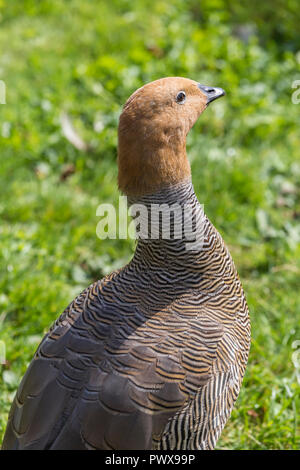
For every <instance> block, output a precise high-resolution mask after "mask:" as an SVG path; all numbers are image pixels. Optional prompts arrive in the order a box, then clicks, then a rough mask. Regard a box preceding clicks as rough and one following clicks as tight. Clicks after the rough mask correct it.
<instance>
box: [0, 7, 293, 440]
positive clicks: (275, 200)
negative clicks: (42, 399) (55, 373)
mask: <svg viewBox="0 0 300 470" xmlns="http://www.w3.org/2000/svg"><path fill="white" fill-rule="evenodd" d="M299 23H300V9H299V5H298V2H297V1H296V0H286V1H283V0H274V1H273V2H262V1H258V0H253V1H252V2H251V4H250V5H249V3H248V2H230V1H229V0H202V1H199V0H170V1H166V0H151V1H150V0H130V1H129V0H110V1H96V0H89V1H85V0H72V1H68V2H66V1H63V0H55V1H50V0H43V1H40V2H36V1H34V0H24V1H22V2H17V1H11V0H0V51H1V52H0V79H2V80H4V81H5V83H6V87H7V96H6V101H7V104H6V105H0V116H1V118H0V139H1V140H0V165H1V166H0V188H1V189H0V217H1V224H0V243H1V250H0V260H1V262H0V340H2V341H3V342H5V345H6V350H7V362H6V364H5V365H4V366H2V367H1V368H0V441H1V434H2V433H3V431H4V428H5V422H6V419H7V412H8V410H9V406H10V403H11V401H12V398H13V395H14V392H15V390H16V387H17V385H18V383H19V381H20V378H21V377H22V375H23V374H24V372H25V370H26V367H27V365H28V363H29V361H30V359H31V357H32V355H33V353H34V350H35V349H36V347H37V345H38V343H39V341H40V339H41V337H42V335H43V333H44V332H45V331H46V330H47V329H48V327H49V325H50V324H51V323H52V321H53V320H54V319H55V318H56V317H57V316H58V315H59V314H60V313H61V311H62V310H63V309H64V308H65V307H66V305H67V304H68V303H69V301H71V299H72V298H73V297H74V296H75V295H76V294H77V293H79V292H80V291H81V290H82V288H83V287H85V286H87V285H88V284H90V283H91V282H92V281H93V280H94V279H97V278H101V276H103V275H104V274H106V273H107V272H109V271H111V270H113V269H115V268H116V267H118V266H120V265H122V264H124V263H125V262H126V261H127V260H128V259H129V258H130V257H131V254H132V249H133V246H132V243H131V242H130V241H120V240H106V241H105V242H101V241H100V240H99V239H97V237H96V233H95V231H96V225H97V222H98V219H97V217H96V208H97V206H98V204H100V203H103V202H114V201H116V199H117V197H118V191H117V185H116V176H117V168H116V143H117V140H116V137H117V133H116V129H117V122H118V116H119V113H120V110H121V106H122V104H123V103H124V101H125V100H126V99H127V97H128V96H129V95H130V94H131V93H132V92H133V91H134V90H135V89H136V88H137V87H139V86H141V85H143V84H144V83H145V82H149V81H152V80H154V79H157V78H160V77H162V76H173V75H177V76H185V77H189V78H192V79H195V80H198V81H199V82H202V83H204V84H208V85H215V86H221V87H223V88H224V89H225V90H226V91H227V96H226V98H224V99H222V100H220V101H218V102H217V103H214V105H213V106H211V107H210V108H209V109H208V110H207V111H206V112H205V113H204V114H203V115H202V116H201V118H200V119H199V122H198V123H197V124H196V126H195V128H194V129H193V130H192V132H191V133H190V135H189V138H188V154H189V157H190V160H191V163H192V171H193V182H194V186H195V190H196V192H197V194H198V198H199V200H200V202H202V203H204V204H205V210H206V213H207V215H208V216H209V218H210V219H211V220H212V222H213V223H214V225H215V226H216V227H217V228H218V230H219V231H220V232H221V233H222V235H223V237H224V239H225V241H226V243H227V244H228V246H229V248H230V250H231V252H232V255H233V257H234V260H235V262H236V265H237V268H238V271H239V273H240V277H241V279H242V282H243V285H244V288H245V292H246V296H247V300H248V304H249V308H250V312H251V318H252V334H253V341H252V349H251V354H250V359H249V365H248V368H247V373H246V376H245V379H244V382H243V388H242V391H241V394H240V396H239V399H238V402H237V405H236V407H235V409H234V411H233V413H232V417H231V419H230V421H229V422H228V424H227V425H226V428H225V430H224V432H223V434H222V437H221V439H220V441H219V442H218V448H219V449H222V448H226V449H296V448H299V434H298V433H297V428H298V425H297V415H298V418H299V381H300V343H299V342H298V343H297V341H299V340H300V334H299V320H300V295H299V273H300V260H299V255H300V247H299V245H300V183H299V181H300V156H299V124H300V120H299V111H300V104H299V105H297V104H293V103H292V93H293V92H294V91H295V90H293V88H292V83H293V82H294V81H295V80H297V79H298V80H299V79H300V71H299V65H300V37H299V31H300V30H299ZM62 112H67V113H68V114H69V116H70V117H71V119H72V122H73V124H74V126H75V128H76V129H77V131H78V133H79V134H80V135H81V136H82V138H83V139H84V140H85V141H86V142H88V143H89V145H90V149H89V151H86V152H82V151H78V150H76V149H75V148H74V147H73V146H72V145H71V144H70V143H69V142H68V141H67V140H66V139H65V137H64V136H63V133H62V129H61V124H60V115H61V113H62ZM68 175H69V177H67V176H68ZM2 344H3V343H2ZM297 402H298V403H297Z"/></svg>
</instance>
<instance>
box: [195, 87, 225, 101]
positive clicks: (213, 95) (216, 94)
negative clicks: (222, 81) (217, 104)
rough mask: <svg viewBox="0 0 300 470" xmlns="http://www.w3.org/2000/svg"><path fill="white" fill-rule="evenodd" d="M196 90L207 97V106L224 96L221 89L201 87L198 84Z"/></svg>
mask: <svg viewBox="0 0 300 470" xmlns="http://www.w3.org/2000/svg"><path fill="white" fill-rule="evenodd" d="M198 88H200V90H201V91H202V92H203V93H204V94H205V95H206V96H207V104H209V103H211V102H212V101H214V100H216V99H218V98H221V96H224V95H225V91H224V90H223V89H222V88H217V87H212V86H206V85H201V84H200V83H198Z"/></svg>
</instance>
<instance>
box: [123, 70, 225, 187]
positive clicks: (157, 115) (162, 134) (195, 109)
mask: <svg viewBox="0 0 300 470" xmlns="http://www.w3.org/2000/svg"><path fill="white" fill-rule="evenodd" d="M224 94H225V92H224V90H222V89H221V88H214V87H208V86H205V85H201V84H199V83H197V82H196V81H194V80H189V79H187V78H180V77H168V78H162V79H160V80H156V81H154V82H151V83H148V84H146V85H144V86H143V87H142V88H139V89H138V90H136V91H135V92H134V93H133V94H132V95H131V97H130V98H129V99H128V100H127V102H126V103H125V105H124V108H123V111H122V113H121V116H120V121H119V131H118V167H119V177H118V182H119V188H120V190H121V191H122V192H123V193H125V194H127V195H133V196H135V195H144V194H151V193H154V192H156V191H158V190H160V189H162V188H164V187H168V186H172V185H174V184H177V183H180V182H183V181H185V180H189V179H190V178H191V170H190V165H189V162H188V159H187V155H186V136H187V134H188V132H189V130H190V129H191V128H192V127H193V125H194V124H195V122H196V121H197V119H198V117H199V116H200V114H201V113H202V112H203V111H204V110H205V109H206V107H207V106H208V104H209V103H210V102H212V101H213V100H215V99H217V98H219V97H221V96H223V95H224Z"/></svg>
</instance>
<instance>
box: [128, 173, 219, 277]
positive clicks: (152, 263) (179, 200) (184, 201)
mask: <svg viewBox="0 0 300 470" xmlns="http://www.w3.org/2000/svg"><path fill="white" fill-rule="evenodd" d="M129 202H130V204H131V205H132V206H131V207H133V208H134V209H137V211H138V212H139V214H141V207H143V208H146V210H143V214H144V216H143V217H140V216H139V218H138V220H137V222H138V224H139V228H140V229H141V224H143V223H145V224H146V233H145V229H143V230H142V232H143V233H142V234H140V236H139V238H138V243H137V247H136V251H135V255H134V258H133V261H132V262H133V263H134V264H135V265H137V266H139V267H140V268H141V269H151V268H152V269H155V268H157V267H159V268H162V269H168V271H170V270H175V271H176V270H178V269H180V268H183V269H185V270H186V271H187V272H195V270H196V271H199V270H200V271H206V272H209V271H211V272H213V271H214V269H215V268H214V265H213V263H212V255H211V253H212V252H214V255H213V256H214V258H216V253H221V251H222V250H223V251H224V250H225V248H224V244H223V241H222V239H221V237H220V235H219V234H218V232H217V231H216V229H215V228H214V227H213V225H212V224H211V223H210V221H209V220H208V219H207V217H206V216H205V214H204V211H203V207H202V206H201V204H200V203H199V201H198V199H197V196H196V195H195V192H194V189H193V185H192V183H191V181H190V180H186V181H184V182H181V183H178V184H176V185H172V186H169V187H167V188H164V189H162V190H161V191H159V192H156V193H154V194H151V195H144V196H139V197H131V198H129ZM139 206H141V207H139ZM159 212H160V213H161V214H162V215H160V216H159V217H158V216H157V213H159ZM149 213H150V215H149ZM170 214H171V217H170ZM164 217H165V218H164ZM168 220H170V221H171V222H170V225H168V222H167V221H168ZM164 221H165V223H164ZM144 227H145V226H144ZM169 227H170V230H169V231H168V229H169ZM182 229H183V230H182ZM151 230H152V231H151ZM153 233H154V237H153V236H152V235H153ZM145 235H146V238H143V237H145ZM168 235H169V236H168Z"/></svg>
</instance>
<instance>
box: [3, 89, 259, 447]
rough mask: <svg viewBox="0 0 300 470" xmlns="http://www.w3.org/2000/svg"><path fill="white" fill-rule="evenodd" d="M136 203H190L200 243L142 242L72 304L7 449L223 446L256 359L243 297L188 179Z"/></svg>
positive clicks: (46, 345) (26, 387) (21, 393)
mask: <svg viewBox="0 0 300 470" xmlns="http://www.w3.org/2000/svg"><path fill="white" fill-rule="evenodd" d="M180 88H181V89H182V86H181V87H179V89H180ZM135 201H138V202H139V203H143V204H144V205H145V206H147V207H149V206H150V205H151V204H154V203H155V204H161V203H167V204H169V205H171V204H172V203H174V202H176V203H178V204H180V205H181V206H182V205H184V204H186V203H188V204H189V205H190V207H191V208H192V217H193V219H194V220H198V219H199V220H201V221H202V225H201V230H202V234H203V242H202V243H201V246H199V247H195V248H194V249H192V250H187V249H186V243H187V240H186V239H185V238H174V239H173V238H172V239H171V238H170V239H164V238H162V237H161V236H160V237H159V238H158V239H155V240H143V239H140V240H139V241H138V243H137V247H136V251H135V254H134V257H133V259H132V261H131V262H130V263H129V264H128V265H127V266H125V267H124V268H123V269H120V270H119V271H116V272H114V273H112V274H110V275H108V276H106V277H105V278H104V279H102V280H101V281H97V282H95V283H94V284H92V285H91V286H89V287H88V288H87V289H86V290H85V291H84V292H82V294H80V295H79V296H78V297H77V298H76V299H75V300H74V301H73V302H72V303H71V304H70V305H69V307H68V308H67V309H66V310H65V311H64V313H63V314H62V315H61V316H60V317H59V319H58V320H57V321H56V322H55V324H54V325H53V326H52V327H51V329H50V331H49V333H48V334H47V335H46V336H45V337H44V339H43V341H42V343H41V344H40V346H39V348H38V350H37V352H36V354H35V357H34V359H33V361H32V362H31V364H30V366H29V369H28V370H27V372H26V374H25V376H24V378H23V380H22V382H21V385H20V387H19V389H18V392H17V395H16V398H15V400H14V404H13V406H12V409H11V412H10V417H9V423H8V427H7V431H6V435H5V438H4V442H3V448H4V449H174V450H175V449H176V450H179V449H213V448H214V446H215V444H216V441H217V439H218V438H219V436H220V433H221V431H222V429H223V427H224V425H225V423H226V421H227V419H228V417H229V415H230V413H231V411H232V408H233V405H234V403H235V400H236V398H237V395H238V393H239V389H240V385H241V381H242V378H243V374H244V371H245V367H246V364H247V359H248V351H249V346H250V324H249V316H248V309H247V304H246V301H245V297H244V293H243V290H242V287H241V284H240V281H239V278H238V275H237V272H236V269H235V267H234V263H233V261H232V258H231V256H230V254H229V252H228V250H227V248H226V246H225V245H224V242H223V240H222V238H221V236H220V234H219V233H218V232H217V230H216V229H215V228H214V227H213V225H212V224H211V223H210V221H209V220H208V219H207V218H206V217H205V215H204V212H203V209H202V207H201V205H200V204H199V202H198V200H197V197H196V196H195V193H194V190H193V186H192V184H191V182H190V181H189V180H188V179H184V180H182V181H179V182H178V183H176V184H172V185H169V186H166V187H165V188H162V189H161V190H158V191H156V192H155V193H152V194H145V195H140V196H139V195H133V196H132V200H131V202H135ZM173 229H174V226H173Z"/></svg>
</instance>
